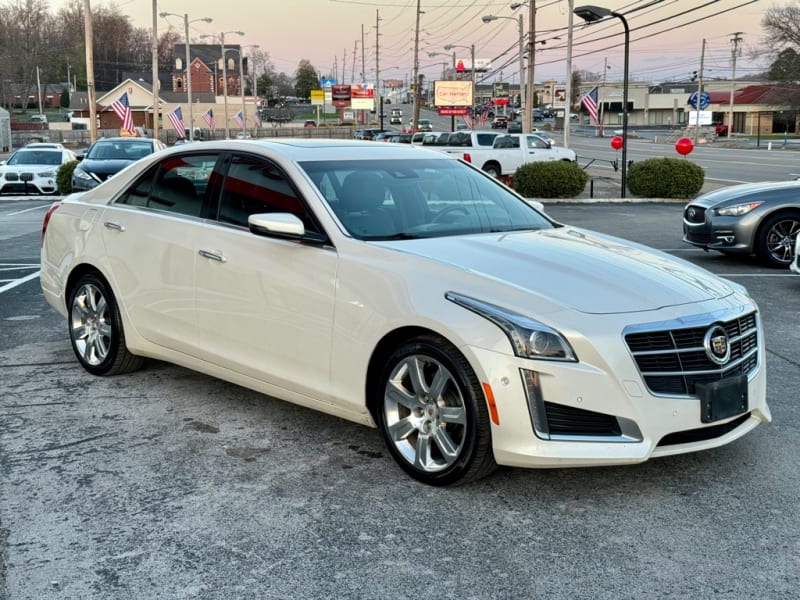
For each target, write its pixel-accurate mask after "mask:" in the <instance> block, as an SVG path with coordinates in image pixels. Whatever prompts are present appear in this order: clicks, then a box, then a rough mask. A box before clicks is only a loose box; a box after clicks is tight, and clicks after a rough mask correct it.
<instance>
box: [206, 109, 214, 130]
mask: <svg viewBox="0 0 800 600" xmlns="http://www.w3.org/2000/svg"><path fill="white" fill-rule="evenodd" d="M203 120H204V121H205V122H206V125H208V128H209V129H210V130H211V131H214V130H215V129H216V128H217V126H216V123H214V111H213V110H211V109H210V108H209V109H208V110H207V111H206V112H204V113H203Z"/></svg>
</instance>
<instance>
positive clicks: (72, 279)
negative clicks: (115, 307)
mask: <svg viewBox="0 0 800 600" xmlns="http://www.w3.org/2000/svg"><path fill="white" fill-rule="evenodd" d="M90 273H91V274H93V275H97V277H99V278H100V279H102V280H103V283H105V284H106V285H107V286H108V289H110V290H111V291H112V292H113V291H114V290H113V287H112V286H111V282H109V280H108V277H106V276H105V275H103V272H102V271H101V270H100V269H98V268H97V267H96V266H94V265H91V264H89V263H81V264H79V265H75V267H74V268H73V269H72V271H71V272H70V274H69V277H67V283H66V285H65V286H64V305H65V306H66V308H67V312H69V308H70V307H69V298H70V296H71V295H72V290H73V288H74V287H75V285H76V283H77V282H78V281H79V280H80V278H81V277H83V276H84V275H88V274H90Z"/></svg>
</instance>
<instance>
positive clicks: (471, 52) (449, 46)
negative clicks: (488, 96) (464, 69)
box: [444, 44, 477, 125]
mask: <svg viewBox="0 0 800 600" xmlns="http://www.w3.org/2000/svg"><path fill="white" fill-rule="evenodd" d="M453 48H464V49H465V50H469V55H470V61H471V62H472V64H471V65H470V79H471V82H472V102H471V104H470V107H469V110H470V116H472V117H474V116H475V115H474V112H473V109H474V107H475V101H476V100H477V97H476V91H477V90H476V89H475V44H471V45H469V46H457V45H456V44H447V46H445V47H444V49H445V50H452V49H453ZM453 62H455V61H453ZM473 125H474V123H473Z"/></svg>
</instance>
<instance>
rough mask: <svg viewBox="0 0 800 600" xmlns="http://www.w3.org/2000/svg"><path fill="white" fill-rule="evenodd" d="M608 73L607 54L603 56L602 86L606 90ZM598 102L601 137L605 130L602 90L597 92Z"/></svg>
mask: <svg viewBox="0 0 800 600" xmlns="http://www.w3.org/2000/svg"><path fill="white" fill-rule="evenodd" d="M607 73H608V57H607V56H606V57H605V58H603V87H602V88H601V89H602V90H603V91H604V92H605V90H606V74H607ZM597 103H598V104H599V105H600V137H603V135H604V133H605V131H604V129H603V101H602V100H601V99H600V92H599V91H598V92H597ZM571 116H572V115H570V117H571Z"/></svg>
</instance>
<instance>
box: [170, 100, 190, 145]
mask: <svg viewBox="0 0 800 600" xmlns="http://www.w3.org/2000/svg"><path fill="white" fill-rule="evenodd" d="M167 118H168V119H169V121H170V123H172V126H173V127H174V128H175V131H176V133H177V134H178V137H179V138H185V137H186V130H185V128H184V127H183V111H181V107H180V106H177V107H175V110H171V111H169V112H168V113H167Z"/></svg>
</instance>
